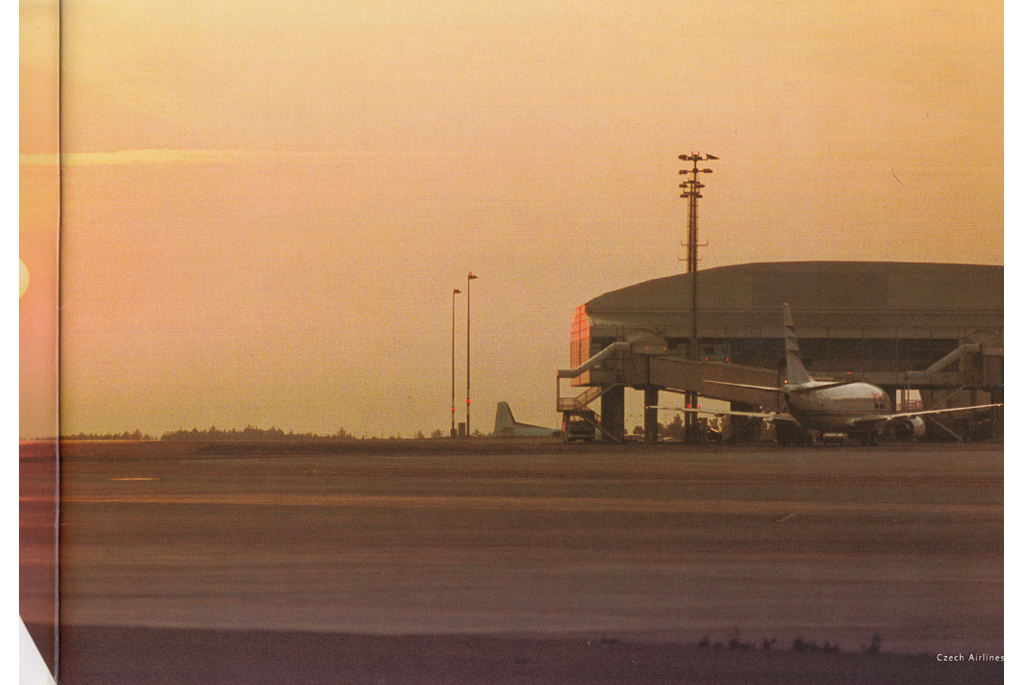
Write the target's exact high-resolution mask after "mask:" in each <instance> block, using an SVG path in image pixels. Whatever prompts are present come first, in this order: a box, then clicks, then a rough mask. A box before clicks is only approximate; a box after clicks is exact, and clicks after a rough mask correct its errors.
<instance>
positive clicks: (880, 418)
mask: <svg viewBox="0 0 1024 685" xmlns="http://www.w3.org/2000/svg"><path fill="white" fill-rule="evenodd" d="M1001 406H1003V405H1002V403H998V404H974V405H971V406H969V407H950V408H947V409H923V410H921V411H903V412H897V413H895V414H866V415H864V416H857V417H853V418H851V419H850V420H849V422H848V423H849V424H850V425H851V426H865V425H870V424H873V423H884V422H887V421H892V420H893V419H901V418H911V417H913V416H933V415H935V414H952V413H953V412H962V411H977V410H980V409H994V408H995V407H1001Z"/></svg>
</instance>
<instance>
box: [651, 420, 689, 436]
mask: <svg viewBox="0 0 1024 685" xmlns="http://www.w3.org/2000/svg"><path fill="white" fill-rule="evenodd" d="M685 434H686V429H685V428H684V427H683V417H682V415H681V414H676V415H675V417H673V419H672V422H671V423H669V424H668V425H667V426H663V425H661V424H659V425H658V435H660V436H661V437H663V438H675V439H676V440H682V439H683V438H684V437H685Z"/></svg>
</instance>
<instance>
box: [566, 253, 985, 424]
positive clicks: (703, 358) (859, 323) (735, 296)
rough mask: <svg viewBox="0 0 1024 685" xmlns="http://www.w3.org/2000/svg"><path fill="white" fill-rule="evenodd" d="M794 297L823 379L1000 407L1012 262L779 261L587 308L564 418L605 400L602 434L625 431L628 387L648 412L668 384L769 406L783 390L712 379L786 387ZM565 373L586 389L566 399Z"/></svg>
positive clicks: (650, 288) (896, 395) (651, 285)
mask: <svg viewBox="0 0 1024 685" xmlns="http://www.w3.org/2000/svg"><path fill="white" fill-rule="evenodd" d="M694 282H695V283H696V291H697V292H696V309H697V313H696V317H694V314H693V286H694ZM786 303H788V304H789V305H790V308H791V310H792V313H793V319H794V321H795V325H796V333H797V336H798V338H799V342H800V348H801V357H802V358H803V360H804V363H805V364H806V366H807V368H808V370H809V371H810V372H811V373H812V374H813V375H814V376H815V377H816V378H817V377H821V378H835V379H838V378H846V377H851V376H852V377H856V378H859V379H862V380H865V381H868V382H870V383H874V384H875V385H878V386H880V387H882V388H883V389H885V390H886V392H888V393H889V394H890V396H891V397H892V399H893V401H894V404H895V405H897V406H898V405H900V404H902V405H904V406H906V403H907V402H908V401H909V398H910V397H914V398H918V397H919V398H920V400H919V401H920V402H922V403H923V404H924V405H925V406H926V407H928V406H960V405H964V404H974V403H976V402H978V401H981V402H987V401H995V402H1001V401H1002V388H1003V369H1002V358H1003V325H1004V324H1003V267H1002V266H986V265H973V264H926V263H897V262H779V263H763V264H741V265H735V266H725V267H718V268H713V269H707V270H705V271H698V272H697V274H696V278H694V277H693V275H692V274H680V275H677V276H670V277H667V278H659V279H655V280H651V281H646V282H644V283H639V284H636V285H633V286H629V287H626V288H622V289H620V290H615V291H612V292H609V293H606V294H604V295H600V296H598V297H595V298H594V299H592V300H590V301H589V302H587V303H586V304H584V305H581V306H580V307H578V308H577V310H576V312H575V316H574V319H573V323H572V332H571V341H570V366H571V368H570V369H568V370H564V371H559V390H558V395H559V397H558V407H559V411H561V412H563V414H564V413H565V412H566V411H571V409H572V408H573V407H580V406H593V407H594V408H595V409H596V404H597V403H596V400H597V399H598V398H600V410H599V411H600V422H601V428H602V431H603V432H605V434H606V435H608V436H616V435H619V436H621V435H623V430H624V428H623V425H622V423H623V419H622V418H621V414H622V390H623V389H624V388H626V387H632V388H636V389H643V390H645V391H646V392H648V393H649V394H650V397H649V399H648V400H647V401H646V404H648V405H650V404H652V402H651V399H654V398H656V397H657V393H658V392H660V391H662V390H668V391H675V392H696V393H698V394H699V395H700V396H702V397H713V398H718V399H722V400H726V401H730V402H732V403H734V405H735V404H739V405H741V406H750V407H755V406H760V407H763V408H766V409H772V408H774V407H773V405H774V404H776V403H777V395H768V394H765V393H758V392H756V391H753V390H751V391H748V392H741V391H735V390H733V391H727V390H724V389H725V388H726V386H725V385H723V384H720V383H715V380H716V379H718V380H721V379H723V378H725V379H728V381H729V382H731V383H734V384H743V383H746V384H750V385H774V386H775V387H778V386H779V385H780V384H781V383H782V381H783V380H784V377H785V364H784V357H785V348H784V342H783V338H782V309H783V304H786ZM694 321H696V345H697V346H696V353H694V351H693V339H694ZM563 379H571V381H570V383H569V385H570V386H571V387H572V388H573V391H572V392H576V393H579V394H572V392H570V393H569V394H572V397H563V394H564V393H565V389H564V388H563V387H562V383H561V381H562V380H563ZM708 381H711V382H708ZM909 390H914V391H916V392H915V393H910V392H908V391H909ZM580 391H582V392H580ZM917 393H920V394H919V395H918V394H917ZM915 401H918V400H917V399H915ZM653 403H654V404H656V403H657V402H656V401H655V402H653ZM915 408H916V407H915Z"/></svg>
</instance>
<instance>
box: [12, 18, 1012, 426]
mask: <svg viewBox="0 0 1024 685" xmlns="http://www.w3.org/2000/svg"><path fill="white" fill-rule="evenodd" d="M56 5H57V3H56V0H21V28H22V45H21V60H20V70H21V127H20V141H21V150H20V151H21V156H20V162H21V164H20V186H21V190H20V197H21V202H20V208H21V210H20V252H21V255H20V256H21V259H22V261H23V262H24V263H25V264H26V266H27V269H28V274H29V286H28V289H27V290H26V291H25V294H24V296H23V297H22V299H21V301H20V311H21V350H20V352H21V359H22V364H21V369H22V378H21V395H20V397H21V399H20V402H21V412H20V414H21V420H20V432H21V435H22V437H41V436H46V435H52V434H53V432H54V428H53V426H54V424H55V421H56V420H55V418H54V414H55V412H54V406H53V405H54V402H53V399H52V397H53V392H52V389H53V388H54V387H55V385H56V384H57V383H58V380H57V378H56V375H55V372H54V371H53V369H54V368H55V365H54V363H53V361H54V359H55V356H56V350H55V345H54V344H53V341H54V340H55V339H56V333H55V329H54V327H53V325H52V324H51V323H48V321H50V319H47V316H48V315H49V316H50V317H51V319H52V313H53V311H54V310H55V306H56V304H55V303H56V288H57V285H56V284H57V279H56V274H57V266H58V262H57V259H58V256H59V269H60V285H59V288H60V311H61V320H60V324H61V327H60V378H59V385H60V389H61V399H60V418H59V423H60V430H61V432H63V433H64V434H74V433H79V432H90V433H106V432H122V431H125V430H128V431H134V430H135V429H139V430H141V431H142V432H144V433H148V434H151V435H154V436H157V435H160V434H161V433H163V432H166V431H173V430H177V429H179V428H185V429H191V428H193V427H198V428H206V427H210V426H216V427H218V428H225V429H231V428H238V429H241V428H244V427H245V426H247V425H252V426H256V427H261V428H269V427H271V426H274V427H278V428H282V429H284V430H294V431H295V432H316V433H321V434H333V433H336V432H337V431H338V430H339V429H343V430H345V431H346V432H348V433H350V434H353V435H355V436H357V437H362V436H366V437H371V436H377V437H391V436H401V437H411V436H413V435H414V434H415V433H416V432H417V431H422V432H423V433H424V434H427V435H429V434H430V433H431V432H432V431H433V430H435V429H441V430H444V431H447V429H448V427H449V424H450V421H451V411H450V397H451V381H452V379H451V364H452V332H453V331H452V311H453V293H452V291H453V289H454V288H459V289H460V290H462V291H463V292H462V294H459V295H456V296H455V299H454V306H455V313H456V321H455V331H454V332H455V339H456V345H455V360H456V403H457V412H456V416H457V418H458V420H460V421H462V420H465V385H466V377H465V355H466V349H465V339H466V304H467V303H466V294H465V292H466V285H467V280H466V278H467V274H468V273H469V272H470V271H472V272H474V274H475V275H477V276H478V278H477V280H474V281H473V282H472V286H471V288H472V290H471V298H472V299H471V318H472V328H471V350H472V367H471V374H472V375H471V380H472V405H471V407H472V427H473V428H474V429H480V430H482V431H484V432H490V430H491V427H492V426H493V421H494V412H495V406H496V404H497V402H499V401H502V400H505V401H508V402H509V403H510V404H511V406H512V409H513V411H514V412H515V414H516V418H517V419H518V420H521V421H527V422H530V423H539V424H545V425H550V426H556V425H557V423H558V415H557V413H556V412H555V382H554V381H555V371H556V369H558V368H564V367H567V366H568V365H569V332H570V324H571V321H572V314H573V310H574V309H575V307H577V306H578V305H580V304H583V303H585V302H586V301H588V300H590V299H592V298H594V297H597V296H598V295H601V294H602V293H605V292H608V291H610V290H614V289H617V288H621V287H625V286H628V285H632V284H634V283H637V282H640V281H644V280H648V279H652V278H659V277H663V276H668V275H672V274H676V273H680V272H682V271H684V270H685V261H680V260H681V259H684V258H685V247H683V246H682V245H681V242H682V241H683V240H684V239H685V235H686V204H685V200H682V199H680V198H679V196H678V193H679V189H678V183H679V182H680V177H679V175H678V170H679V169H680V168H682V167H681V166H680V162H679V160H678V156H679V155H680V154H689V153H691V152H698V151H699V152H702V153H710V154H713V155H715V156H717V157H719V158H720V159H719V161H716V162H713V163H711V165H712V166H713V168H714V173H713V174H712V175H708V176H706V177H705V178H704V182H705V183H706V184H707V187H706V188H705V190H704V197H703V199H702V200H701V205H700V231H701V242H702V243H707V246H706V247H703V248H702V250H701V268H702V269H704V268H711V267H715V266H724V265H729V264H742V263H748V262H763V261H790V260H887V261H933V262H965V263H976V264H1002V263H1003V258H1004V253H1003V40H1002V36H1003V4H1002V3H1001V2H992V1H990V0H985V1H981V2H971V3H963V2H952V1H941V0H939V1H929V2H925V1H922V0H885V1H884V2H873V1H863V2H849V1H847V0H844V1H843V2H822V1H821V0H813V1H807V2H803V1H800V0H791V1H787V2H761V1H758V0H750V1H747V2H735V0H729V1H723V0H705V1H703V2H700V3H682V2H678V1H677V0H672V1H669V2H659V1H656V0H655V1H650V0H648V1H645V2H630V1H624V0H603V1H602V0H587V1H586V2H568V1H564V0H558V1H556V0H523V1H520V2H514V3H494V2H484V1H482V0H481V1H476V0H464V1H459V2H456V1H447V2H444V1H440V0H429V1H417V0H396V1H387V0H383V1H381V0H376V1H374V2H358V1H354V0H353V1H342V0H331V1H327V0H289V1H288V2H283V1H282V2H253V1H252V0H233V1H232V0H221V1H218V2H192V1H188V0H175V1H174V2H170V1H167V0H163V1H157V0H134V1H133V2H131V3H125V2H122V1H120V0H117V1H115V0H63V2H62V3H61V5H60V6H61V12H62V17H61V29H62V32H61V35H60V40H59V45H60V53H59V62H58V59H57V58H58V56H57V54H56V51H55V49H54V46H55V45H56V44H57V42H58V41H57V40H56V37H55V33H54V32H53V31H52V30H47V29H46V28H45V27H46V26H48V25H50V26H52V25H54V24H53V20H54V18H55V17H56ZM47 21H50V24H47ZM26 30H28V31H30V32H32V33H33V35H34V36H36V38H34V39H32V40H30V41H27V42H26V40H25V35H26ZM58 75H59V91H57V86H56V84H57V83H58V80H57V77H58ZM58 96H59V103H60V117H59V120H58V118H57V116H56V111H57V110H56V105H55V103H56V102H57V101H58ZM58 127H59V143H58V137H57V130H58ZM58 152H59V153H60V155H59V156H58ZM58 163H59V166H58ZM58 170H59V173H60V175H59V178H60V186H59V188H60V195H59V197H60V200H59V210H60V211H59V215H58V213H57V207H58V205H57V203H56V201H55V198H56V197H57V190H56V189H57V179H58ZM58 226H59V235H60V250H59V252H58V250H57V246H56V239H55V235H56V231H57V227H58ZM640 413H641V412H640V411H634V414H636V415H635V416H633V415H627V417H626V421H627V425H628V426H632V425H633V424H634V423H642V417H641V416H640Z"/></svg>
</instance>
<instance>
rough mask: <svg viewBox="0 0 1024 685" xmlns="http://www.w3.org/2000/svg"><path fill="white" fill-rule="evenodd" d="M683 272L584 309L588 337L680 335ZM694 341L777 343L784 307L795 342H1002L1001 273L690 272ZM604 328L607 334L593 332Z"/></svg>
mask: <svg viewBox="0 0 1024 685" xmlns="http://www.w3.org/2000/svg"><path fill="white" fill-rule="evenodd" d="M691 280H692V277H691V275H690V274H679V275H676V276H669V277H667V278H658V279H655V280H651V281H646V282H643V283H638V284H636V285H632V286H628V287H626V288H622V289H619V290H615V291H612V292H609V293H605V294H604V295H600V296H598V297H595V298H594V299H592V300H590V301H589V302H587V304H586V312H587V315H588V317H589V319H590V326H591V335H594V336H599V335H610V336H616V335H621V334H622V333H623V331H625V330H635V329H645V330H651V331H655V332H658V333H659V334H661V335H666V336H688V335H689V334H690V333H689V330H690V319H691V316H690V302H691V295H690V287H691ZM697 300H698V310H699V313H698V324H697V327H698V334H699V335H700V336H701V338H705V337H713V336H738V335H743V336H747V335H750V336H759V335H777V334H778V329H779V326H780V324H781V311H782V305H783V303H789V304H790V306H791V307H792V310H793V314H794V318H795V319H796V325H797V328H798V330H799V331H800V332H801V334H802V335H810V336H815V335H831V336H835V335H841V334H844V332H845V334H847V335H851V336H862V335H879V336H886V337H888V336H891V335H894V333H893V331H897V332H896V333H895V335H898V336H899V337H908V336H909V337H913V336H915V335H919V336H922V337H934V336H936V335H944V336H956V337H966V336H968V335H969V334H970V332H972V331H978V330H986V331H990V332H991V333H992V334H994V335H998V336H999V337H1001V336H1002V327H1003V267H1002V266H989V265H976V264H928V263H903V262H772V263H759V264H740V265H735V266H723V267H717V268H713V269H707V270H704V271H698V272H697ZM601 329H605V330H603V331H602V330H601Z"/></svg>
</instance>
